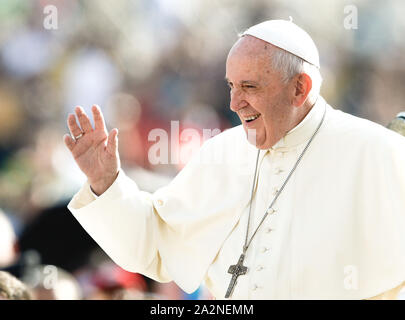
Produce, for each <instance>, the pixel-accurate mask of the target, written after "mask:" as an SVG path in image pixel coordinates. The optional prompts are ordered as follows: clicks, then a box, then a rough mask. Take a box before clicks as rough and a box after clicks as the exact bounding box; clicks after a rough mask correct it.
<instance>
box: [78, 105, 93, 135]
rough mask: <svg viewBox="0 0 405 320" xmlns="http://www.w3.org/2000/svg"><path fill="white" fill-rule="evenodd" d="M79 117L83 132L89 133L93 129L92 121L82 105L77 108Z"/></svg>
mask: <svg viewBox="0 0 405 320" xmlns="http://www.w3.org/2000/svg"><path fill="white" fill-rule="evenodd" d="M75 111H76V115H77V118H78V119H79V122H80V126H81V127H82V130H83V132H85V133H88V132H91V131H93V127H92V126H91V122H90V119H89V117H88V116H87V114H86V112H84V110H83V108H82V107H79V106H78V107H76V108H75Z"/></svg>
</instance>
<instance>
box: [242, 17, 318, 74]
mask: <svg viewBox="0 0 405 320" xmlns="http://www.w3.org/2000/svg"><path fill="white" fill-rule="evenodd" d="M290 19H291V18H290ZM244 35H250V36H253V37H256V38H258V39H261V40H264V41H266V42H268V43H271V44H272V45H275V46H276V47H279V48H281V49H284V50H286V51H288V52H290V53H292V54H294V55H296V56H298V57H300V58H302V59H304V60H305V61H307V62H309V63H311V64H313V65H315V66H317V67H318V68H319V67H320V66H319V53H318V49H317V48H316V45H315V43H314V41H313V40H312V38H311V37H310V36H309V34H308V33H306V32H305V31H304V30H302V29H301V28H300V27H298V26H297V25H296V24H295V23H293V22H292V19H291V20H290V21H288V20H268V21H265V22H262V23H259V24H256V25H254V26H253V27H250V28H249V29H247V30H246V31H245V32H244V33H243V34H242V36H244Z"/></svg>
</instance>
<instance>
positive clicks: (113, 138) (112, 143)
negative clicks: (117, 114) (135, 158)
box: [107, 128, 118, 154]
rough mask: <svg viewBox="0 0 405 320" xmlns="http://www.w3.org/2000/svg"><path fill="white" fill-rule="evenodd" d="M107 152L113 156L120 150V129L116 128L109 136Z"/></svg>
mask: <svg viewBox="0 0 405 320" xmlns="http://www.w3.org/2000/svg"><path fill="white" fill-rule="evenodd" d="M107 150H108V152H109V153H111V154H115V152H116V151H117V150H118V129H117V128H114V129H112V130H111V131H110V133H109V134H108V140H107Z"/></svg>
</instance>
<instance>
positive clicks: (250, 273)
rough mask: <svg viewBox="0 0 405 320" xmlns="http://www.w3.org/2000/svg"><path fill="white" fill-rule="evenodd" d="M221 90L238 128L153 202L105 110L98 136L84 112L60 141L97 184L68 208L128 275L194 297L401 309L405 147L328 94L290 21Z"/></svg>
mask: <svg viewBox="0 0 405 320" xmlns="http://www.w3.org/2000/svg"><path fill="white" fill-rule="evenodd" d="M226 79H227V82H228V84H229V87H230V95H231V102H230V108H231V109H232V110H233V111H234V112H236V113H237V114H238V116H239V117H240V120H241V122H242V125H241V126H237V127H235V128H232V129H229V130H227V131H225V132H223V133H222V134H219V135H217V136H215V137H214V138H212V139H210V140H208V141H206V142H205V143H204V145H203V146H202V148H201V149H200V151H199V153H198V154H196V155H195V156H194V157H193V158H192V160H191V161H190V162H189V163H188V164H187V166H186V167H185V168H184V169H183V170H182V171H181V172H180V173H179V174H178V175H177V176H176V177H175V178H174V179H173V181H172V182H171V183H170V184H169V185H168V186H166V187H163V188H161V189H159V190H157V191H156V192H155V193H153V194H150V193H146V192H143V191H141V190H139V188H138V187H137V185H136V183H135V182H133V181H132V180H130V179H129V178H128V177H127V176H126V175H125V173H124V172H123V170H122V169H121V168H120V161H119V156H118V149H117V145H118V138H117V134H118V131H117V129H113V130H112V131H111V132H110V133H109V134H108V133H107V131H106V129H105V124H104V120H103V116H102V113H101V111H100V109H99V108H98V107H97V106H94V107H93V108H92V112H93V116H94V120H95V128H94V129H93V128H92V126H91V124H90V121H89V118H88V116H87V115H86V114H85V113H84V112H83V110H82V109H81V108H80V107H78V108H76V116H77V118H78V121H79V123H80V127H79V125H78V123H77V122H76V117H75V115H73V114H72V115H69V118H68V126H69V128H70V131H71V134H72V136H73V137H74V138H75V139H72V138H71V137H70V136H69V135H66V136H65V143H66V145H67V146H68V148H69V149H70V151H71V152H72V154H73V156H74V158H75V160H76V162H77V164H78V165H79V167H80V168H81V170H82V171H83V172H84V173H85V174H86V175H87V177H88V181H87V183H86V184H85V185H84V186H83V187H82V189H81V190H80V191H79V192H78V193H77V194H76V195H75V196H74V198H73V199H72V201H71V202H70V204H69V209H70V210H71V212H72V213H73V214H74V216H75V217H76V219H77V220H78V221H79V222H80V223H81V225H82V226H83V227H84V228H85V229H86V230H87V231H88V232H89V234H90V235H91V236H92V237H93V238H94V239H95V240H96V241H97V242H98V244H99V245H100V246H101V247H102V248H103V249H104V250H105V251H106V252H107V253H108V254H109V255H110V256H111V258H112V259H113V260H114V261H115V262H116V263H117V264H119V265H120V266H121V267H123V268H125V269H127V270H129V271H133V272H139V273H142V274H144V275H146V276H148V277H151V278H153V279H155V280H157V281H162V282H167V281H171V280H174V281H175V282H176V283H177V284H178V285H179V286H180V287H181V288H182V289H184V290H185V291H187V292H192V291H194V290H195V289H197V288H198V286H199V285H200V284H201V283H202V282H205V284H206V286H207V287H208V289H209V290H210V292H211V293H212V294H213V296H214V297H216V298H219V299H221V298H233V299H367V298H372V297H375V296H377V295H379V297H378V298H395V297H396V295H397V293H398V291H399V288H400V285H401V283H402V282H403V281H404V280H405V232H403V230H405V229H404V228H405V213H404V208H405V170H404V169H405V138H404V137H402V136H400V135H399V134H397V133H394V132H391V131H389V130H388V129H386V128H384V127H382V126H380V125H377V124H375V123H372V122H370V121H367V120H364V119H360V118H356V117H354V116H351V115H349V114H346V113H343V112H341V111H338V110H335V109H333V108H332V107H331V106H329V105H328V104H327V103H326V102H325V100H324V99H323V98H322V97H321V96H319V89H320V85H321V76H320V73H319V57H318V51H317V49H316V46H315V44H314V43H313V41H312V39H311V38H310V36H309V35H308V34H307V33H306V32H305V31H303V30H302V29H301V28H299V27H298V26H296V25H295V24H294V23H292V22H291V21H284V20H271V21H266V22H264V23H261V24H259V25H256V26H253V27H251V28H250V29H248V30H247V31H246V32H245V33H244V34H243V35H242V36H241V37H240V39H239V40H238V41H237V42H236V43H235V45H234V46H233V47H232V49H231V50H230V52H229V55H228V58H227V62H226ZM218 155H219V156H218ZM214 158H215V161H214Z"/></svg>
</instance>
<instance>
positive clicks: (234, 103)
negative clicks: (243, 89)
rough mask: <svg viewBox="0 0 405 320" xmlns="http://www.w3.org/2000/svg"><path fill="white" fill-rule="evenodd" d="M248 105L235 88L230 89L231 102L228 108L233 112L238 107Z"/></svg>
mask: <svg viewBox="0 0 405 320" xmlns="http://www.w3.org/2000/svg"><path fill="white" fill-rule="evenodd" d="M247 105H248V103H247V101H246V100H244V97H243V95H241V94H240V92H238V91H236V90H232V91H231V103H230V108H231V110H232V111H233V112H238V111H239V110H240V109H242V108H244V107H246V106H247Z"/></svg>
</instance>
